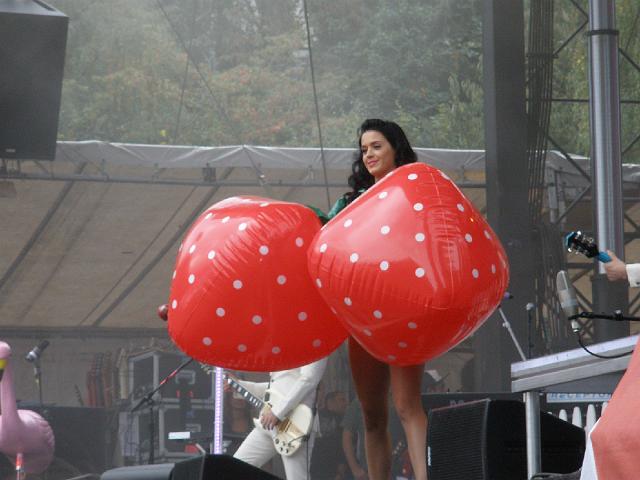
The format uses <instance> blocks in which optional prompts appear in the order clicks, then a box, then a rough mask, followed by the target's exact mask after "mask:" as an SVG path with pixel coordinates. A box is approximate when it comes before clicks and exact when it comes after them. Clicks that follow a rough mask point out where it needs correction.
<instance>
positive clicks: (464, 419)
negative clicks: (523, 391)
mask: <svg viewBox="0 0 640 480" xmlns="http://www.w3.org/2000/svg"><path fill="white" fill-rule="evenodd" d="M540 436H541V460H542V471H543V472H553V473H570V472H573V471H576V470H578V469H579V468H580V466H581V465H582V458H583V455H584V447H585V433H584V430H582V429H581V428H578V427H575V426H574V425H571V424H570V423H568V422H565V421H563V420H560V419H559V418H557V417H555V416H553V415H550V414H548V413H544V412H542V413H541V414H540ZM427 465H428V469H429V475H428V476H429V480H454V479H460V478H464V479H465V480H513V479H514V478H527V446H526V430H525V411H524V404H523V403H522V402H520V401H514V400H489V399H485V400H478V401H475V402H470V403H464V404H460V405H456V406H454V407H444V408H437V409H434V410H431V412H430V413H429V423H428V431H427Z"/></svg>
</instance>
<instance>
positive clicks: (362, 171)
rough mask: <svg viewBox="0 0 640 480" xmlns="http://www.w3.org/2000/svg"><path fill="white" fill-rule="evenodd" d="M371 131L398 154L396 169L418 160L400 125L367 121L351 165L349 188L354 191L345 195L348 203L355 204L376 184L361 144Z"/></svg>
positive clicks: (360, 134) (376, 120)
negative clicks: (354, 202)
mask: <svg viewBox="0 0 640 480" xmlns="http://www.w3.org/2000/svg"><path fill="white" fill-rule="evenodd" d="M370 130H375V131H376V132H380V133H381V134H382V135H384V138H386V139H387V141H388V142H389V143H390V144H391V146H392V147H393V150H394V151H395V153H396V156H395V159H394V160H395V164H396V167H399V166H401V165H406V164H407V163H414V162H416V161H417V160H418V156H417V155H416V152H414V151H413V149H412V148H411V145H410V144H409V140H407V136H406V135H405V133H404V131H403V130H402V128H401V127H400V125H398V124H397V123H396V122H392V121H389V120H380V119H379V118H368V119H366V120H365V121H364V122H362V125H360V128H358V151H357V152H356V153H355V154H354V160H353V163H352V164H351V175H350V176H349V186H350V187H351V188H352V191H350V192H347V193H345V199H346V200H347V203H351V202H353V201H354V200H355V199H356V198H358V196H359V195H360V190H362V189H364V190H366V189H368V188H369V187H370V186H371V185H373V184H374V182H375V179H374V178H373V175H371V174H370V173H369V171H368V170H367V167H366V166H365V165H364V161H363V160H362V149H361V143H360V142H361V139H362V134H363V133H364V132H367V131H370Z"/></svg>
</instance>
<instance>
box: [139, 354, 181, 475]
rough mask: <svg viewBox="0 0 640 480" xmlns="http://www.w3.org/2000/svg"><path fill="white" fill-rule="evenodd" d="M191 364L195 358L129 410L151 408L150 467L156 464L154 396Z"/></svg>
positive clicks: (167, 377)
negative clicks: (145, 406)
mask: <svg viewBox="0 0 640 480" xmlns="http://www.w3.org/2000/svg"><path fill="white" fill-rule="evenodd" d="M191 362H193V358H189V359H187V360H185V361H184V362H182V363H181V364H180V366H178V368H176V369H175V370H174V371H173V372H171V373H170V374H169V375H167V376H166V377H165V378H164V379H163V380H162V381H161V382H160V383H159V384H158V386H157V387H156V388H154V389H153V390H151V391H150V392H149V393H147V394H146V395H145V396H144V397H142V398H141V399H140V400H139V401H138V403H136V404H135V405H134V406H133V408H132V409H131V410H129V413H133V412H135V411H136V410H139V409H140V408H142V406H144V405H145V404H146V405H148V406H149V465H152V464H153V463H154V462H155V449H156V447H155V436H156V431H155V419H154V418H153V415H154V411H153V407H155V403H156V402H155V401H154V400H153V396H154V395H155V394H156V392H157V391H158V390H160V389H161V388H162V387H164V385H165V384H166V383H167V382H168V381H169V380H171V379H172V378H173V377H175V376H176V375H177V374H178V372H179V371H180V370H182V369H183V368H184V367H186V366H187V365H189V364H190V363H191Z"/></svg>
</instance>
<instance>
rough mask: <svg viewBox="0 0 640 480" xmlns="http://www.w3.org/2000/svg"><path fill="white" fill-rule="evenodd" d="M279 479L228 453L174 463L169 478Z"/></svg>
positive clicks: (179, 479) (209, 479)
mask: <svg viewBox="0 0 640 480" xmlns="http://www.w3.org/2000/svg"><path fill="white" fill-rule="evenodd" d="M238 479H242V480H280V479H279V478H278V477H275V476H273V475H271V474H270V473H267V472H265V471H264V470H260V469H259V468H257V467H254V466H252V465H249V464H248V463H245V462H242V461H240V460H238V459H237V458H233V457H231V456H229V455H203V456H201V457H194V458H190V459H189V460H183V461H182V462H178V463H176V465H175V467H174V468H173V474H172V475H171V480H238Z"/></svg>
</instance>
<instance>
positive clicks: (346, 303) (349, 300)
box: [344, 297, 353, 307]
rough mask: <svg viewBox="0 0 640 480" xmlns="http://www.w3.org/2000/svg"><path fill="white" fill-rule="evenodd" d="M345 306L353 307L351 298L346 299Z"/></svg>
mask: <svg viewBox="0 0 640 480" xmlns="http://www.w3.org/2000/svg"><path fill="white" fill-rule="evenodd" d="M344 304H345V305H347V306H349V307H350V306H351V305H353V302H352V301H351V299H350V298H349V297H344Z"/></svg>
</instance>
